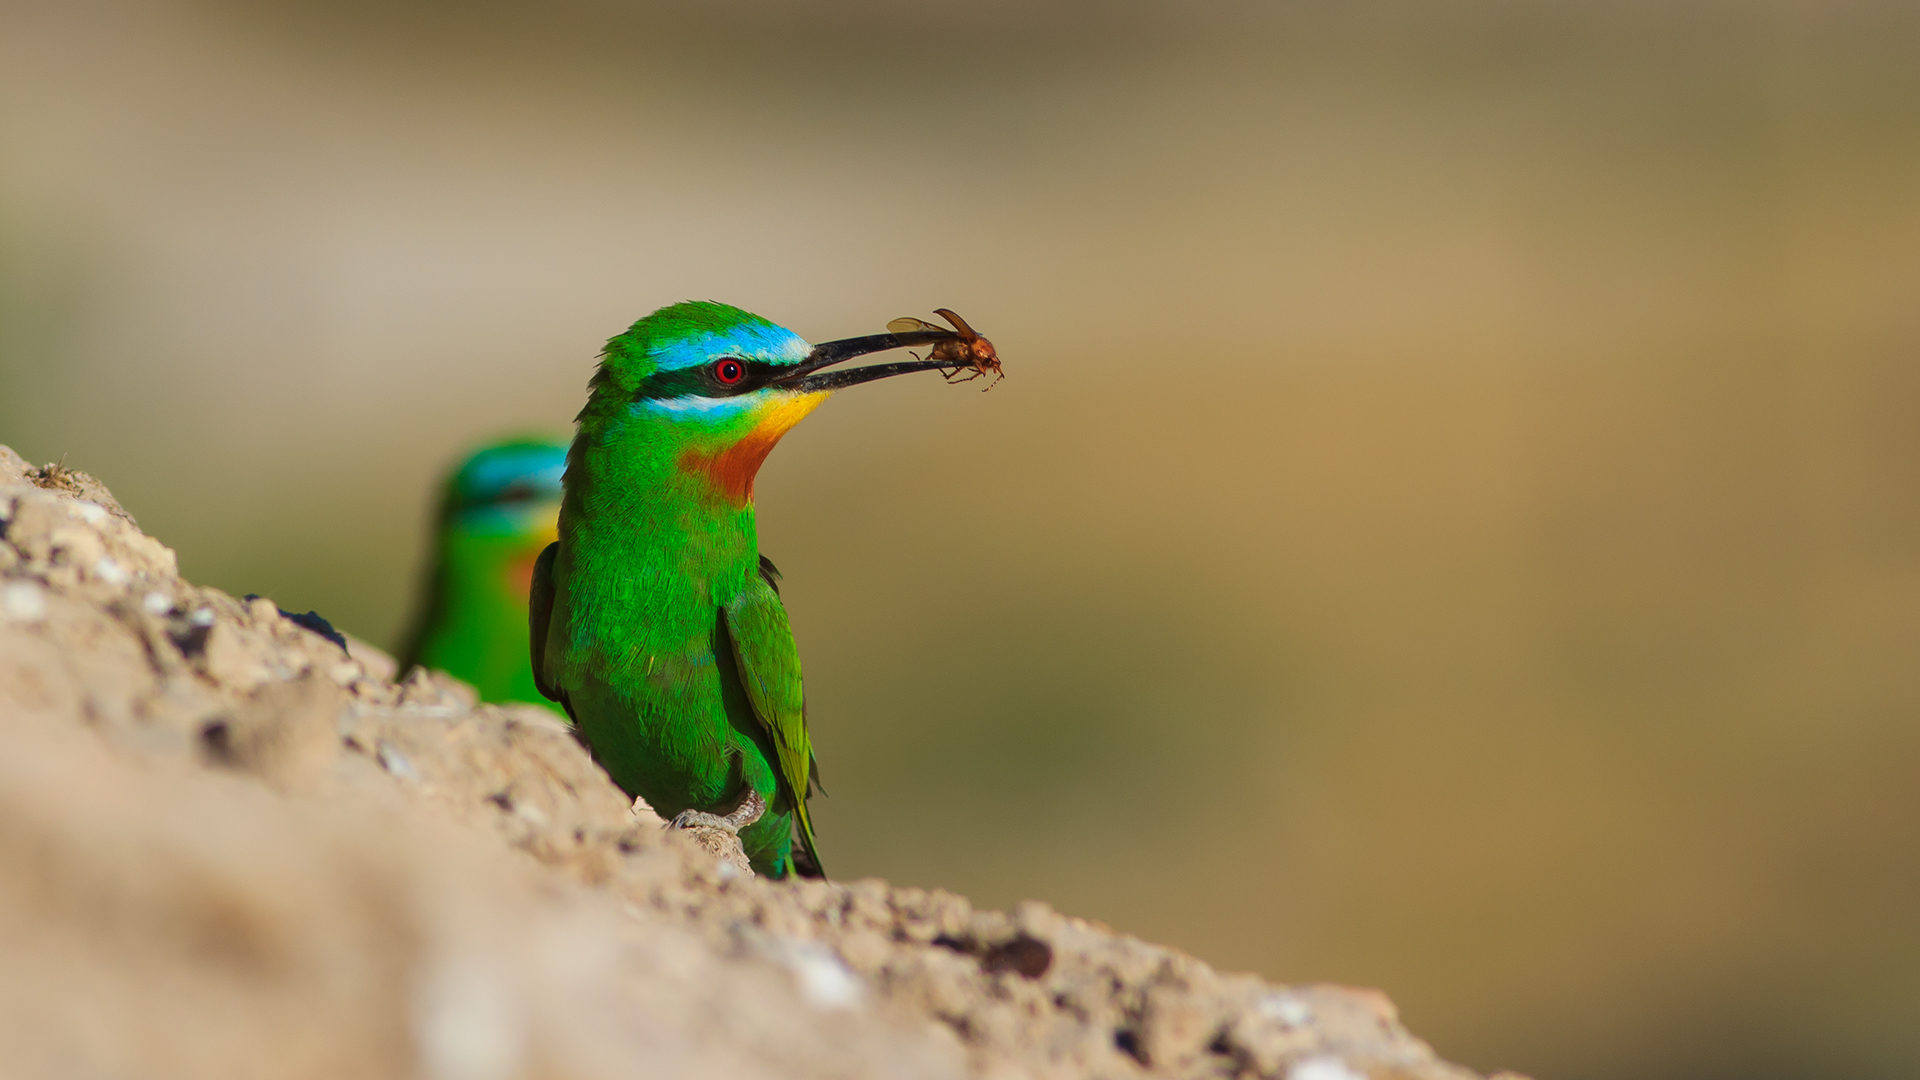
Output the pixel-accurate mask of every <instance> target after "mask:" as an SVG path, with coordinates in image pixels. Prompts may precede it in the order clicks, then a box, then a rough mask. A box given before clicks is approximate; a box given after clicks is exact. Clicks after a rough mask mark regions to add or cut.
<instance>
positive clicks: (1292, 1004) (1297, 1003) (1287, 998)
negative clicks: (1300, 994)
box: [1258, 994, 1313, 1027]
mask: <svg viewBox="0 0 1920 1080" xmlns="http://www.w3.org/2000/svg"><path fill="white" fill-rule="evenodd" d="M1258 1008H1259V1010H1260V1015H1261V1016H1265V1017H1268V1018H1270V1019H1273V1020H1278V1021H1280V1022H1281V1023H1282V1024H1285V1025H1286V1026H1288V1027H1305V1026H1306V1025H1307V1022H1308V1021H1310V1020H1312V1019H1313V1010H1312V1009H1309V1008H1308V1007H1307V1003H1306V1002H1304V1001H1301V1000H1300V999H1299V998H1297V997H1294V996H1293V995H1292V994H1268V995H1267V996H1266V997H1263V998H1261V999H1260V1004H1259V1006H1258Z"/></svg>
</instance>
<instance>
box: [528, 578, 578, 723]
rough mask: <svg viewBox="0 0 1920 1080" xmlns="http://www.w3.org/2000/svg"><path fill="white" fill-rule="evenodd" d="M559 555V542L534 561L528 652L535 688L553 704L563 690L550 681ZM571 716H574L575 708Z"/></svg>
mask: <svg viewBox="0 0 1920 1080" xmlns="http://www.w3.org/2000/svg"><path fill="white" fill-rule="evenodd" d="M559 554H560V542H559V541H558V540H556V541H554V542H553V543H551V544H548V545H547V546H546V549H545V550H543V551H541V552H540V557H539V558H538V559H535V560H534V561H533V587H532V588H531V589H529V590H528V594H527V638H528V641H527V648H528V650H529V655H530V657H531V659H532V660H533V685H535V686H537V687H539V688H540V692H541V693H542V694H545V695H546V696H547V700H549V701H560V689H559V688H558V687H556V686H555V685H554V684H553V680H551V679H549V678H547V626H548V624H550V623H552V622H553V560H554V557H555V556H557V555H559ZM561 704H563V705H564V704H566V703H565V702H561ZM567 715H568V716H572V715H573V710H572V709H571V708H569V709H568V710H567Z"/></svg>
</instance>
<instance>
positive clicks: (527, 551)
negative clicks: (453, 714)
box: [400, 437, 567, 709]
mask: <svg viewBox="0 0 1920 1080" xmlns="http://www.w3.org/2000/svg"><path fill="white" fill-rule="evenodd" d="M566 467H567V444H566V442H565V440H562V439H557V438H552V437H527V438H517V439H509V440H506V441H504V442H498V443H494V444H493V445H491V446H487V447H484V448H482V449H481V450H479V451H477V452H476V453H474V454H473V455H472V456H471V457H469V458H468V459H467V460H466V461H465V463H463V464H462V465H461V466H460V467H459V468H458V469H457V470H455V471H454V473H453V475H452V476H450V477H448V478H447V483H446V488H445V491H444V494H443V495H442V496H441V502H440V514H439V518H438V521H437V523H436V528H435V536H434V539H433V554H432V559H433V566H432V570H431V572H430V573H429V575H428V577H427V588H426V595H425V598H424V602H423V603H422V604H421V605H420V607H419V612H418V614H417V615H416V616H415V619H414V628H413V631H412V633H410V634H409V635H408V638H407V645H406V647H405V649H403V650H402V653H401V658H400V659H401V670H402V671H405V670H407V669H408V668H411V667H412V666H413V665H415V664H422V665H425V666H427V667H431V668H439V669H441V670H443V671H446V672H449V673H450V674H452V675H453V676H455V677H456V678H459V679H464V680H466V681H467V682H469V683H472V684H473V687H474V689H475V690H477V691H479V693H480V696H481V698H483V699H485V700H487V701H529V702H533V703H535V704H538V705H541V706H543V707H545V708H549V709H551V708H553V705H552V704H551V703H549V702H548V701H547V699H546V698H544V697H542V696H541V694H540V690H539V688H538V687H536V686H535V685H534V682H533V668H532V666H531V665H530V664H529V663H528V662H527V592H528V589H529V587H530V586H531V585H532V582H533V564H534V560H536V559H538V558H539V557H540V552H541V551H542V550H543V549H544V548H545V547H546V546H547V545H548V544H550V543H552V542H553V540H554V538H555V537H556V536H558V535H559V533H558V529H557V525H558V519H559V516H560V474H561V473H563V472H565V471H566Z"/></svg>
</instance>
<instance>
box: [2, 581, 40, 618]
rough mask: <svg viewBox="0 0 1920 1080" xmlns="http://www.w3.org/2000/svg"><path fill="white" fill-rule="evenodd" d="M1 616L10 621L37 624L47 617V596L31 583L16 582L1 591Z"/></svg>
mask: <svg viewBox="0 0 1920 1080" xmlns="http://www.w3.org/2000/svg"><path fill="white" fill-rule="evenodd" d="M0 615H5V616H6V617H7V618H8V619H9V620H10V621H13V622H24V623H36V622H39V621H40V620H41V619H44V618H46V617H47V594H46V591H45V590H44V589H42V588H40V586H38V585H35V584H34V583H33V582H31V581H15V582H12V583H10V584H8V585H7V587H6V588H5V589H0Z"/></svg>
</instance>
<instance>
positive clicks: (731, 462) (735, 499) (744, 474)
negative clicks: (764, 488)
mask: <svg viewBox="0 0 1920 1080" xmlns="http://www.w3.org/2000/svg"><path fill="white" fill-rule="evenodd" d="M827 396H828V392H822V393H815V394H796V395H794V396H792V397H789V398H787V399H785V400H783V401H780V402H777V403H775V404H773V405H769V406H768V407H767V408H766V409H764V410H763V411H762V412H761V413H760V422H759V423H757V424H755V425H754V427H753V430H752V431H749V432H747V434H746V436H745V437H744V438H742V439H741V440H740V441H739V442H736V443H734V444H733V445H732V446H729V447H727V448H725V449H723V450H720V451H718V452H713V451H707V450H695V449H689V450H688V451H686V452H685V453H683V454H681V455H680V471H681V472H684V473H688V474H699V473H704V474H706V476H707V478H708V479H709V480H711V481H712V482H713V486H714V487H715V488H716V489H717V490H718V491H720V493H721V494H723V495H725V496H726V497H727V499H728V500H729V501H730V502H732V503H733V504H734V505H736V506H745V505H746V504H747V503H749V502H752V501H753V480H754V477H756V476H758V475H759V474H760V465H761V463H762V462H765V461H766V460H767V455H768V454H770V453H772V452H773V447H774V444H776V443H778V442H779V441H780V438H781V436H783V435H785V434H786V433H787V432H789V431H792V430H793V426H794V425H795V424H798V423H799V422H800V421H802V420H804V419H806V417H807V414H808V413H810V412H812V411H813V410H814V409H815V408H816V407H818V406H819V404H820V403H821V402H823V401H825V400H827Z"/></svg>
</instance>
